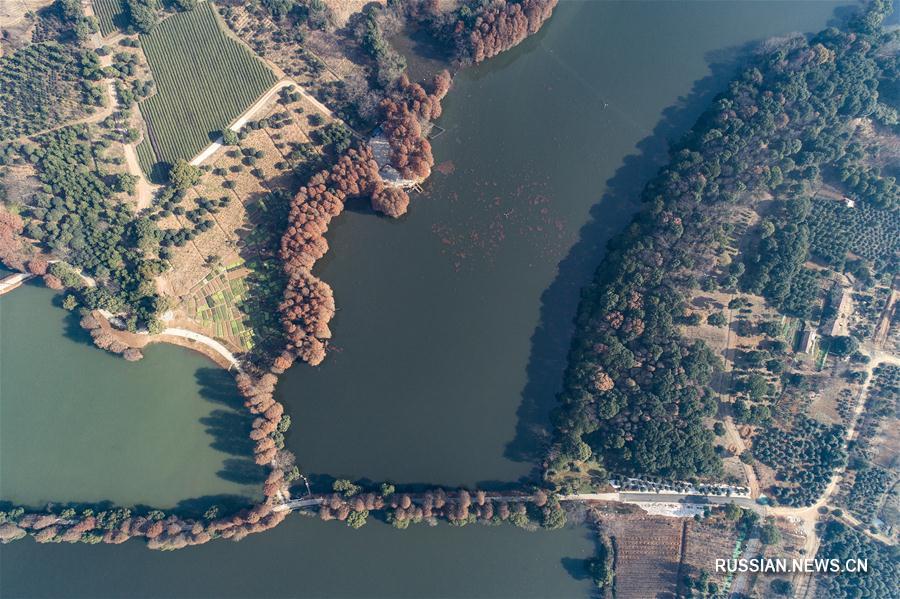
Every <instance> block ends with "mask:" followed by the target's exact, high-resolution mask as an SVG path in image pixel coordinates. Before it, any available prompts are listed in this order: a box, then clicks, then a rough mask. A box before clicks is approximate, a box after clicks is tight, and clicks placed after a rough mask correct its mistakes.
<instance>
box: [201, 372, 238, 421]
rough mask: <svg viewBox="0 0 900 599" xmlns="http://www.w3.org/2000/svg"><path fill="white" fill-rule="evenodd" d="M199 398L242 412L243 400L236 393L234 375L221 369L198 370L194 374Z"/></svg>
mask: <svg viewBox="0 0 900 599" xmlns="http://www.w3.org/2000/svg"><path fill="white" fill-rule="evenodd" d="M194 378H195V379H196V380H197V386H198V387H199V388H200V391H199V393H200V397H202V398H203V399H205V400H207V401H211V402H213V403H217V404H221V405H223V406H227V407H229V408H231V409H232V410H237V411H241V412H243V411H244V400H243V398H241V395H240V393H238V391H237V386H236V385H235V382H234V375H232V374H231V373H229V372H226V371H224V370H222V369H221V368H199V369H197V372H196V373H195V374H194Z"/></svg>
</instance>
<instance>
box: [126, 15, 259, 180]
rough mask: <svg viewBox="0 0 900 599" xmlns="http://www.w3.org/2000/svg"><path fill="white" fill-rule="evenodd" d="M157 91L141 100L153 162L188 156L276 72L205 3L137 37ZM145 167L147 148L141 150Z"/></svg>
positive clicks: (254, 95)
mask: <svg viewBox="0 0 900 599" xmlns="http://www.w3.org/2000/svg"><path fill="white" fill-rule="evenodd" d="M141 47H142V48H143V50H144V54H145V55H146V57H147V62H148V63H149V64H150V70H151V71H152V72H153V80H154V81H155V83H156V89H157V93H156V94H155V95H153V96H152V97H150V98H148V99H147V100H144V101H143V102H141V103H140V104H139V106H140V109H141V114H142V115H143V116H144V120H145V121H146V122H147V128H148V137H149V143H150V145H151V148H152V150H153V154H154V156H155V158H156V160H157V161H159V162H164V163H165V162H167V163H170V164H171V163H174V162H175V161H177V160H179V159H184V160H188V159H190V158H191V157H193V156H194V155H195V154H197V153H198V152H200V151H201V150H202V149H203V148H205V147H206V146H207V145H209V143H210V142H211V141H213V139H214V138H215V137H216V135H217V133H218V132H219V131H221V130H222V129H224V128H225V127H227V126H228V124H229V123H231V122H232V121H233V120H235V118H237V117H238V115H240V114H241V113H242V112H243V111H244V110H246V109H247V107H248V106H250V105H251V104H253V102H254V101H255V100H256V98H258V97H259V96H260V95H262V93H263V92H265V91H266V90H267V89H268V88H269V87H271V86H272V85H273V84H274V83H275V80H276V78H275V75H274V74H273V73H272V71H270V70H269V69H268V68H267V67H266V66H265V65H264V64H263V63H262V62H261V61H260V60H258V59H257V58H256V57H254V56H253V55H252V54H251V53H250V51H249V50H247V48H245V47H244V46H242V45H240V44H239V43H237V42H236V41H234V40H233V39H231V38H230V37H228V36H227V35H226V34H225V32H224V31H222V28H221V26H220V24H219V20H218V17H217V16H216V14H215V12H213V9H212V6H211V5H210V4H209V3H208V2H201V3H200V4H198V5H197V8H195V9H194V10H192V11H189V12H185V13H179V14H176V15H173V16H172V17H169V18H168V19H166V20H164V21H163V22H161V23H160V24H159V25H157V26H156V27H155V28H154V29H153V31H152V32H151V33H150V34H149V35H142V36H141ZM138 152H139V155H140V156H142V165H141V166H142V168H144V169H145V171H148V174H149V169H147V168H146V164H144V163H145V162H146V155H147V151H146V149H143V150H140V149H139V151H138Z"/></svg>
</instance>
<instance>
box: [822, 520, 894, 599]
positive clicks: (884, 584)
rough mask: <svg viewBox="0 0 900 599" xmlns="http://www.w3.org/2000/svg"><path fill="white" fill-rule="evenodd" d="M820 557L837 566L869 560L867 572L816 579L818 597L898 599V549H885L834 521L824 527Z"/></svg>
mask: <svg viewBox="0 0 900 599" xmlns="http://www.w3.org/2000/svg"><path fill="white" fill-rule="evenodd" d="M819 526H822V527H824V531H823V533H822V544H821V545H820V546H819V554H820V555H822V556H827V557H829V558H832V559H837V560H839V561H840V563H842V564H843V563H844V562H845V561H846V560H857V559H864V560H868V572H867V573H860V574H849V573H845V574H841V575H837V576H819V577H817V579H816V583H817V585H818V596H821V597H829V598H830V599H851V598H855V597H871V598H872V599H888V598H889V597H896V596H897V589H898V588H900V570H898V568H897V562H898V557H900V555H898V552H897V547H896V546H893V547H888V546H886V545H882V544H881V543H879V542H877V541H872V540H870V539H868V538H867V537H866V536H865V535H864V534H862V533H860V532H857V531H855V530H853V529H852V528H850V527H848V526H845V525H844V524H842V523H841V522H838V521H836V520H830V521H828V522H827V523H825V524H824V525H821V524H820V525H819Z"/></svg>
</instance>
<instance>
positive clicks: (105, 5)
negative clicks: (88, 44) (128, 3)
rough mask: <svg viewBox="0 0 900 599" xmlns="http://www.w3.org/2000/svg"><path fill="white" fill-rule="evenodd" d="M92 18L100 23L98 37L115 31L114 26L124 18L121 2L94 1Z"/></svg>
mask: <svg viewBox="0 0 900 599" xmlns="http://www.w3.org/2000/svg"><path fill="white" fill-rule="evenodd" d="M94 16H96V17H97V21H98V22H99V23H100V35H102V36H103V37H106V36H107V35H109V34H110V33H112V32H113V31H115V30H116V24H117V23H118V22H119V20H120V19H121V18H122V17H123V16H124V14H123V11H122V1H121V0H94Z"/></svg>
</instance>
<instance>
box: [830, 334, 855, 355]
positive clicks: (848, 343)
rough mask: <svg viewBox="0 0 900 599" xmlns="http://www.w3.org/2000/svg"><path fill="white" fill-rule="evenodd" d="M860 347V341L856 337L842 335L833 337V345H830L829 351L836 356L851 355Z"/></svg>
mask: <svg viewBox="0 0 900 599" xmlns="http://www.w3.org/2000/svg"><path fill="white" fill-rule="evenodd" d="M858 348H859V341H857V340H856V337H846V336H840V337H832V338H831V345H830V346H829V347H828V351H830V352H831V353H833V354H834V355H836V356H849V355H850V354H852V353H853V352H855V351H856V350H857V349H858Z"/></svg>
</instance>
